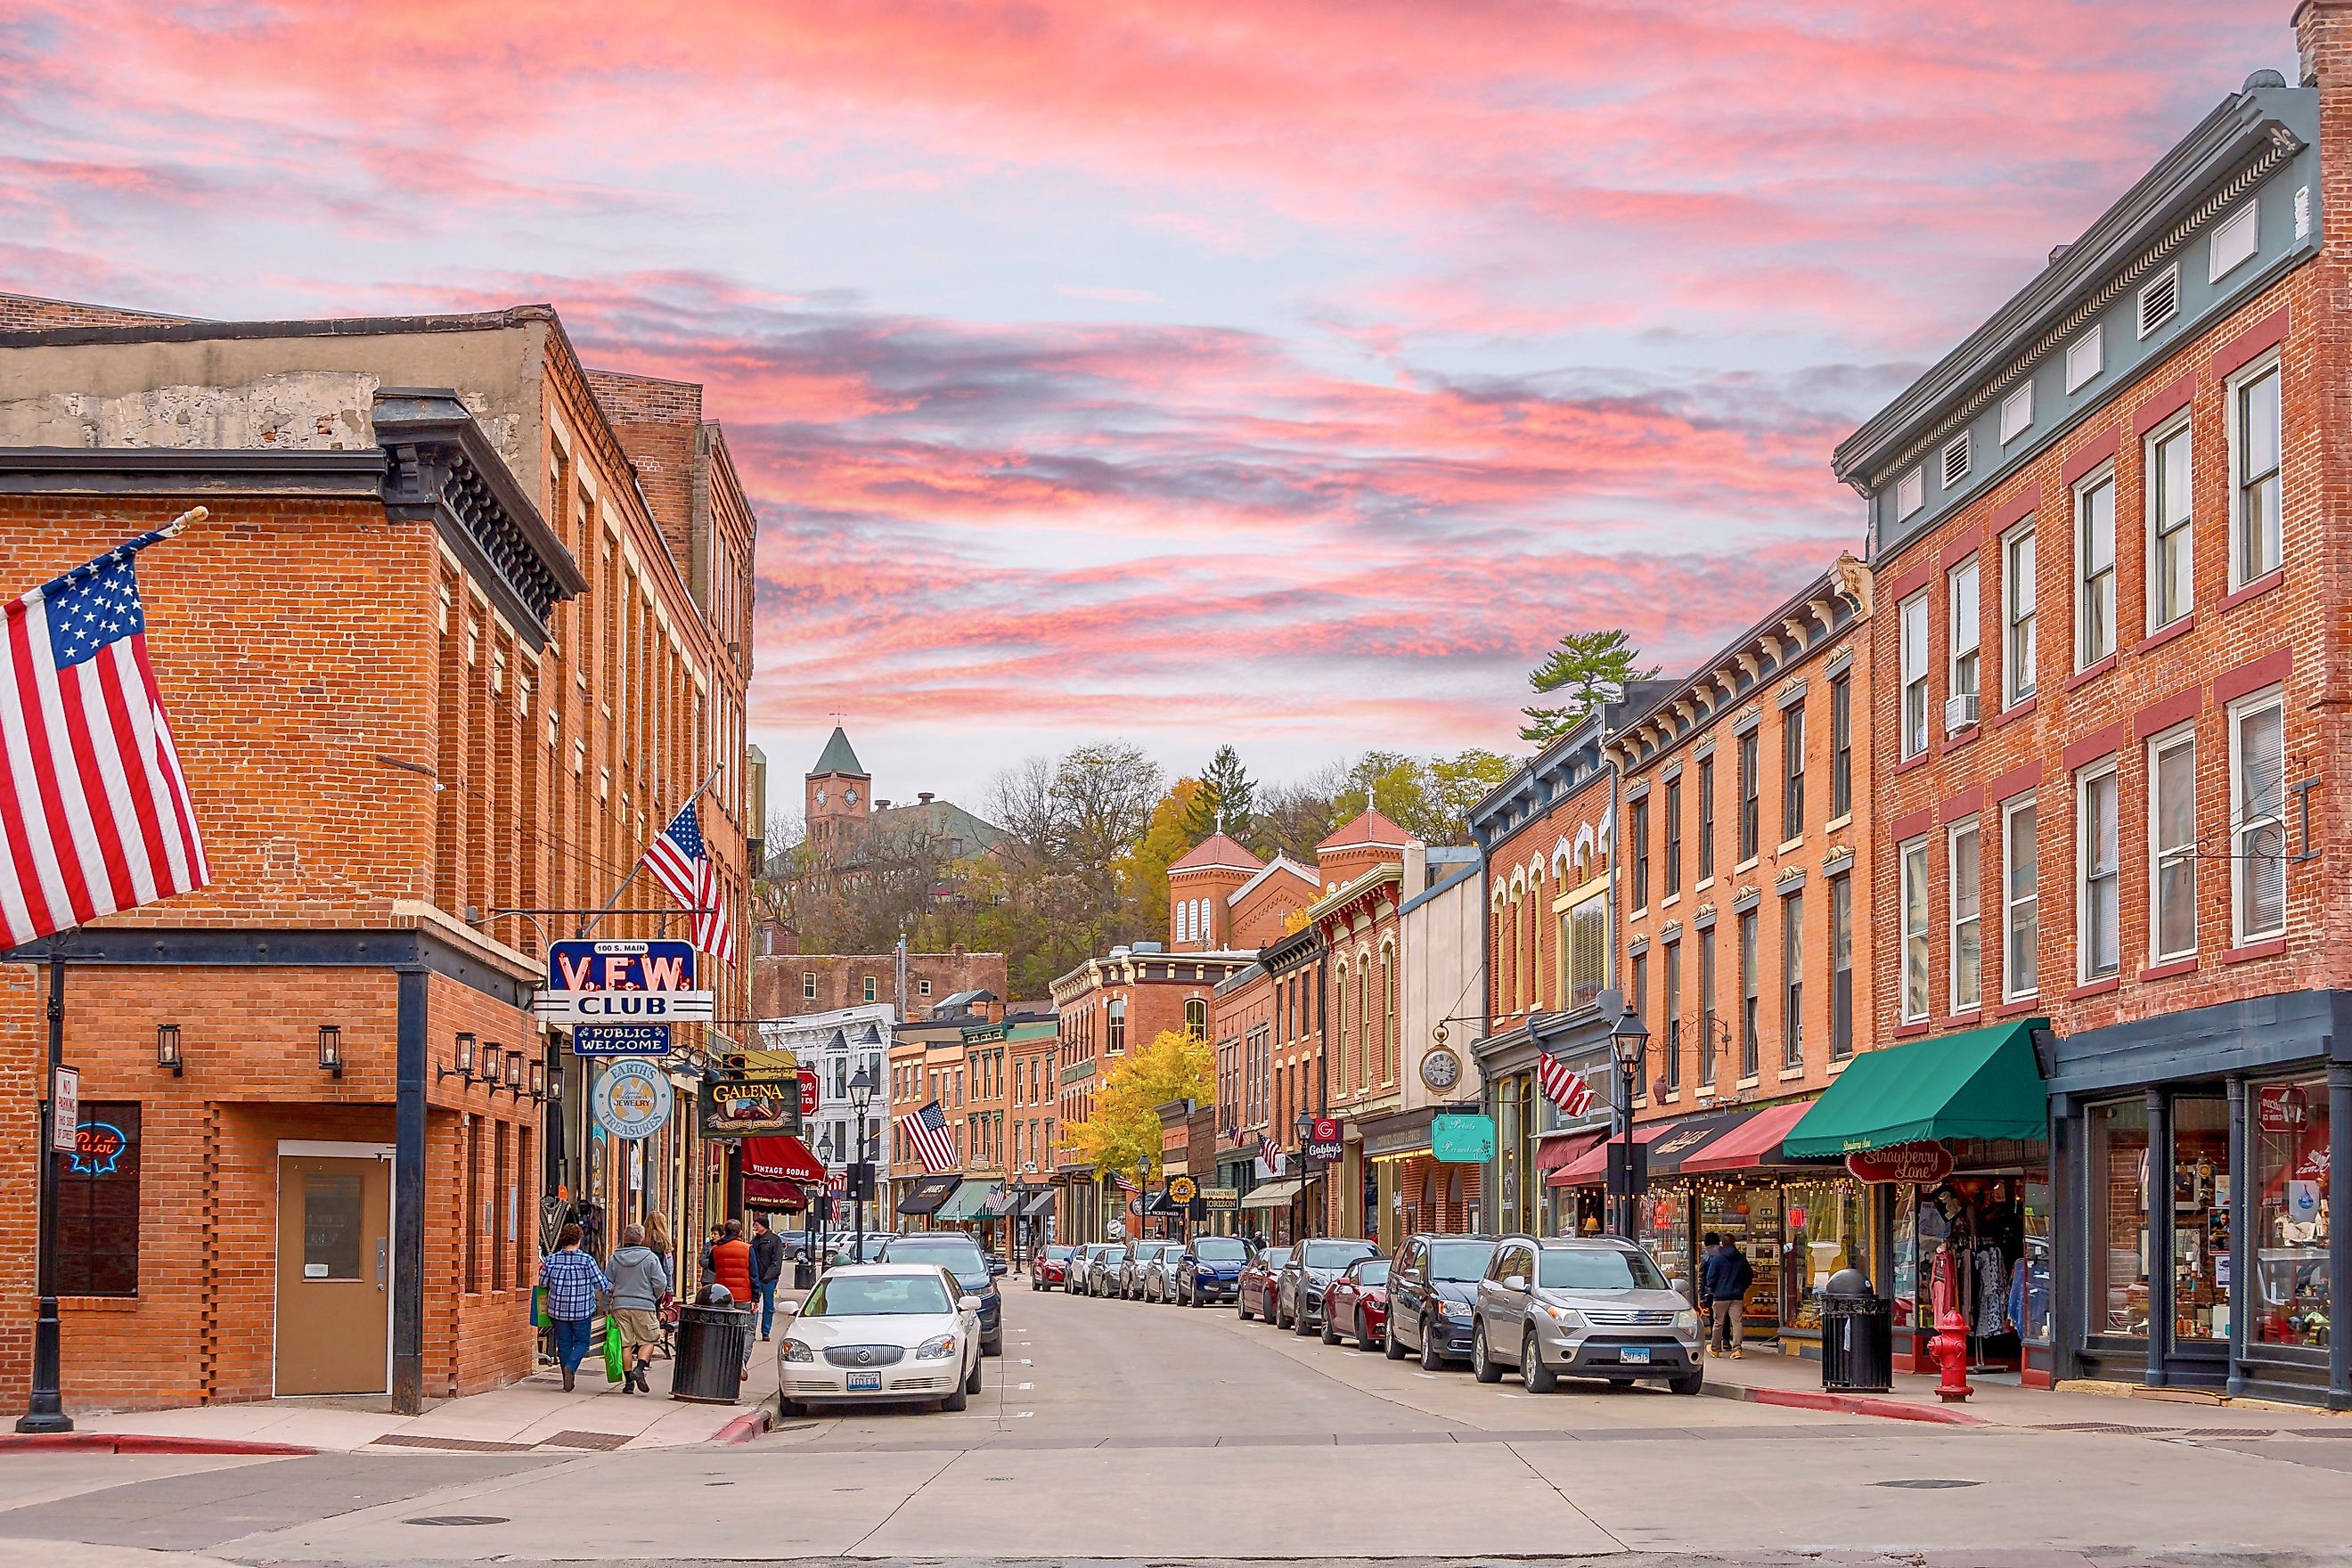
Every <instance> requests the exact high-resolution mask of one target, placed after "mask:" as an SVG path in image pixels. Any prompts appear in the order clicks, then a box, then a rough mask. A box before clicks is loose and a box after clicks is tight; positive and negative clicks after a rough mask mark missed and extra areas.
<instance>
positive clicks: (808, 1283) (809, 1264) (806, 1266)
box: [793, 1252, 816, 1290]
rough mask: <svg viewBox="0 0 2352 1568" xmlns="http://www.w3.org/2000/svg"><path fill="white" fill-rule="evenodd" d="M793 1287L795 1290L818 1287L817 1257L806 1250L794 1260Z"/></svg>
mask: <svg viewBox="0 0 2352 1568" xmlns="http://www.w3.org/2000/svg"><path fill="white" fill-rule="evenodd" d="M793 1289H795V1290H814V1289H816V1259H815V1258H812V1257H811V1256H809V1254H808V1253H806V1252H803V1253H802V1254H801V1255H800V1257H798V1258H795V1259H793Z"/></svg>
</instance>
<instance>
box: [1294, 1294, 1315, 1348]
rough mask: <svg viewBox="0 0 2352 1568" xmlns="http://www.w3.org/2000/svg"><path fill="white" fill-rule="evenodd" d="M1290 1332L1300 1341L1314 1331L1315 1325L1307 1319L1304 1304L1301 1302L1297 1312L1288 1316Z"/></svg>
mask: <svg viewBox="0 0 2352 1568" xmlns="http://www.w3.org/2000/svg"><path fill="white" fill-rule="evenodd" d="M1290 1331H1291V1332H1292V1333H1294V1334H1297V1336H1298V1337H1299V1338H1300V1339H1302V1340H1303V1339H1305V1338H1306V1337H1307V1335H1309V1334H1311V1333H1313V1332H1314V1331H1315V1324H1314V1323H1313V1322H1312V1321H1310V1320H1309V1319H1308V1318H1307V1307H1306V1304H1305V1303H1304V1302H1301V1303H1300V1304H1299V1307H1298V1310H1297V1311H1295V1312H1293V1313H1291V1315H1290Z"/></svg>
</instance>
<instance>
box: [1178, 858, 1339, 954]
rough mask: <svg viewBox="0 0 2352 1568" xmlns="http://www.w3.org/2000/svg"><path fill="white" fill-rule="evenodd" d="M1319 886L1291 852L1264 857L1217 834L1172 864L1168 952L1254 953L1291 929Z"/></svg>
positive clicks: (1311, 874) (1312, 899)
mask: <svg viewBox="0 0 2352 1568" xmlns="http://www.w3.org/2000/svg"><path fill="white" fill-rule="evenodd" d="M1317 889H1318V883H1317V881H1316V879H1315V874H1314V873H1313V872H1312V871H1309V870H1308V869H1307V868H1305V867H1304V866H1301V865H1299V864H1298V863H1297V861H1295V860H1293V859H1291V858H1289V857H1288V856H1286V855H1279V854H1277V855H1276V856H1275V858H1273V859H1271V860H1260V859H1259V858H1257V857H1256V856H1255V855H1253V854H1251V853H1250V851H1249V850H1248V849H1247V848H1245V847H1243V846H1242V845H1241V844H1239V843H1237V842H1235V841H1234V839H1232V838H1230V837H1226V836H1225V835H1224V834H1223V833H1213V834H1211V835H1210V836H1209V837H1206V838H1204V839H1202V840H1201V842H1200V843H1198V844H1195V845H1194V846H1192V848H1191V849H1189V850H1187V851H1185V852H1184V853H1183V854H1182V855H1181V856H1179V857H1178V858H1176V859H1175V860H1174V861H1173V862H1172V863H1171V864H1170V866H1169V868H1168V948H1169V951H1170V952H1255V951H1257V949H1259V948H1261V947H1264V946H1265V944H1266V943H1267V942H1272V941H1273V940H1274V939H1275V938H1276V937H1278V936H1280V935H1281V934H1282V933H1283V932H1284V931H1287V930H1289V929H1291V927H1292V926H1293V925H1294V924H1295V923H1296V921H1297V918H1298V912H1299V911H1300V910H1304V909H1305V908H1306V907H1307V905H1308V904H1310V903H1312V902H1313V901H1314V900H1315V895H1316V892H1317Z"/></svg>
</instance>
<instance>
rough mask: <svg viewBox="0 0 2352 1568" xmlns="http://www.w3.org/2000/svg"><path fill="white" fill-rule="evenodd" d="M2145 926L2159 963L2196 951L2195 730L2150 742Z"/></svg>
mask: <svg viewBox="0 0 2352 1568" xmlns="http://www.w3.org/2000/svg"><path fill="white" fill-rule="evenodd" d="M2147 859H2148V867H2147V877H2148V885H2147V906H2148V915H2147V930H2148V947H2149V953H2148V956H2149V958H2150V959H2151V960H2152V961H2153V962H2155V963H2166V962H2168V960H2171V959H2176V958H2188V957H2190V956H2192V955H2193V954H2194V953H2195V952H2197V731H2195V730H2193V729H2186V728H2184V729H2180V730H2177V731H2173V732H2172V733H2170V734H2168V735H2159V736H2158V737H2157V738H2156V739H2155V740H2153V741H2150V742H2148V746H2147Z"/></svg>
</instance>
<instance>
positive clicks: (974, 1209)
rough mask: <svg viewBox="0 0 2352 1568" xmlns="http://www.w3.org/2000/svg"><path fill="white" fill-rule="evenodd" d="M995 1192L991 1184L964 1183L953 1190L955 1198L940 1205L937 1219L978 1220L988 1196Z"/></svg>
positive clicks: (994, 1185) (994, 1186)
mask: <svg viewBox="0 0 2352 1568" xmlns="http://www.w3.org/2000/svg"><path fill="white" fill-rule="evenodd" d="M995 1191H996V1184H994V1183H993V1182H966V1183H965V1184H963V1185H961V1186H960V1187H958V1188H957V1189H956V1190H955V1196H953V1197H951V1198H950V1199H949V1200H948V1201H947V1202H945V1203H943V1204H941V1205H940V1212H939V1214H938V1215H937V1217H938V1218H940V1219H943V1220H950V1219H978V1218H980V1217H981V1213H980V1211H981V1210H982V1208H983V1207H984V1206H986V1205H987V1203H988V1200H989V1197H990V1194H993V1193H994V1192H995Z"/></svg>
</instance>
